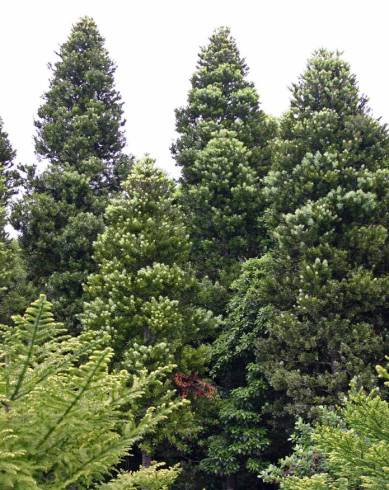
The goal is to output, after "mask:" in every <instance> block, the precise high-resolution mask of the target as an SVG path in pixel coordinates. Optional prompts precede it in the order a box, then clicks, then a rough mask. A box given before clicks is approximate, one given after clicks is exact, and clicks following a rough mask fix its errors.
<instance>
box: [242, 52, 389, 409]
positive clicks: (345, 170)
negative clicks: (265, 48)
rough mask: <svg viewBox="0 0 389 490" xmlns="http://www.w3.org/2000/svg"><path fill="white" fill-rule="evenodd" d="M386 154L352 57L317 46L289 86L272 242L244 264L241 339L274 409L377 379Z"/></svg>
mask: <svg viewBox="0 0 389 490" xmlns="http://www.w3.org/2000/svg"><path fill="white" fill-rule="evenodd" d="M387 152H388V136H387V132H386V128H385V127H383V126H382V125H381V124H380V123H379V121H376V120H375V119H374V118H373V117H372V116H371V115H370V114H369V110H368V107H367V101H366V99H365V98H364V97H361V96H360V94H359V91H358V85H357V81H356V78H355V76H354V75H352V74H351V72H350V67H349V65H348V64H347V63H346V62H344V61H343V60H342V59H341V57H340V55H339V54H338V53H332V52H328V51H326V50H320V51H318V52H316V53H315V54H314V55H313V57H312V58H311V59H310V60H309V63H308V66H307V70H306V71H305V73H304V74H303V76H302V77H301V78H300V79H299V81H298V83H297V84H295V85H294V86H293V88H292V101H291V108H290V110H289V112H288V113H287V114H286V115H285V117H284V118H283V120H282V122H281V135H280V139H279V141H278V142H277V145H276V152H275V156H274V167H273V169H272V171H271V172H270V174H269V176H268V177H267V178H266V192H267V196H268V198H269V203H270V207H269V213H268V217H269V226H270V227H272V228H273V230H274V231H273V238H274V249H273V250H272V251H271V252H270V253H268V254H266V255H265V256H263V257H262V258H260V259H256V260H253V261H251V263H249V265H247V267H248V268H249V269H250V270H251V273H250V275H251V278H252V280H251V281H249V282H248V283H247V284H246V286H244V284H243V283H241V286H242V289H241V291H240V296H241V298H242V311H245V313H244V318H243V321H242V322H241V323H240V332H239V333H238V335H237V336H236V338H241V339H245V338H247V337H246V336H247V335H251V333H252V332H256V337H257V338H256V340H255V347H254V349H255V352H253V353H252V355H253V354H254V355H255V356H256V362H257V363H258V366H259V367H260V369H261V371H262V372H263V373H264V375H265V376H266V378H267V379H268V382H269V383H270V385H271V386H272V388H273V390H275V394H274V396H275V398H276V399H277V400H278V401H277V403H275V404H273V408H272V410H273V413H274V414H276V415H280V414H285V413H287V414H293V415H309V416H312V415H314V413H315V407H316V406H318V405H334V404H336V403H337V402H338V401H339V397H340V394H341V393H344V392H345V391H347V387H348V383H349V381H350V379H351V378H352V377H353V376H355V375H358V376H359V379H360V381H361V382H363V383H364V385H365V386H366V387H369V386H370V385H371V384H372V383H374V376H373V373H372V369H371V365H372V363H373V364H374V363H375V362H377V361H379V360H381V359H382V356H383V353H384V352H385V350H386V351H387V347H388V346H387V345H386V343H385V342H386V339H387V322H388V305H387V290H388V286H389V274H388V272H389V271H388V264H389V261H388V258H389V246H388V245H389V243H388V222H387V216H388V203H389V201H388V197H389V179H388V166H387V163H386V161H387V160H386V159H387V154H388V153H387ZM253 271H254V272H253ZM245 291H246V292H249V294H247V295H246V294H245ZM237 352H239V349H237Z"/></svg>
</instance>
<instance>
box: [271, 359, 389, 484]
mask: <svg viewBox="0 0 389 490" xmlns="http://www.w3.org/2000/svg"><path fill="white" fill-rule="evenodd" d="M379 372H380V373H381V376H382V377H385V378H386V379H389V375H388V372H387V370H386V369H384V368H382V367H380V368H379ZM386 384H387V383H386ZM326 415H327V416H326V417H324V416H322V418H321V420H320V423H319V424H317V426H316V427H315V428H314V429H312V428H310V429H309V437H306V438H305V439H301V438H300V440H299V444H296V445H295V447H294V452H293V454H292V456H290V457H288V458H285V460H284V461H282V462H281V466H280V467H279V468H276V467H271V468H269V469H268V470H267V472H265V473H264V475H263V476H264V477H265V480H267V481H271V480H276V481H278V482H279V483H280V488H281V489H284V490H300V489H306V488H309V489H311V488H312V489H322V488H323V489H324V488H325V489H333V490H335V489H338V490H354V489H356V488H361V489H375V490H378V489H384V488H389V468H388V464H387V463H388V460H389V404H388V402H387V400H386V399H385V398H384V397H383V395H381V394H380V392H379V391H378V390H374V391H372V392H371V393H368V394H366V393H365V392H364V391H363V390H358V389H357V388H356V387H355V385H354V386H353V387H352V388H351V391H350V393H349V395H348V397H347V399H346V400H345V402H344V405H343V406H342V407H341V408H340V409H338V411H337V414H336V415H333V416H328V415H329V414H328V413H327V414H326ZM307 456H310V459H311V462H310V465H309V464H307V462H308V461H309V458H307ZM312 461H315V465H312ZM318 461H321V465H318V464H317V463H318ZM312 473H314V474H312ZM269 475H270V477H269Z"/></svg>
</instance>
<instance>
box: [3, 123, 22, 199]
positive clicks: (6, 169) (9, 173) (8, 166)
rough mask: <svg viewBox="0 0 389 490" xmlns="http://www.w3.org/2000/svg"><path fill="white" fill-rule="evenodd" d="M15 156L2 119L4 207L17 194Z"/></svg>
mask: <svg viewBox="0 0 389 490" xmlns="http://www.w3.org/2000/svg"><path fill="white" fill-rule="evenodd" d="M15 156H16V151H15V150H14V149H13V148H12V145H11V143H10V141H9V138H8V134H7V132H6V131H5V130H4V124H3V120H2V119H1V118H0V165H1V175H2V179H3V180H4V182H3V184H2V188H1V194H0V199H1V202H2V203H3V205H4V206H8V205H9V199H10V197H11V196H12V195H14V194H15V191H16V186H17V183H18V179H17V178H18V173H17V171H16V169H15V164H14V159H15Z"/></svg>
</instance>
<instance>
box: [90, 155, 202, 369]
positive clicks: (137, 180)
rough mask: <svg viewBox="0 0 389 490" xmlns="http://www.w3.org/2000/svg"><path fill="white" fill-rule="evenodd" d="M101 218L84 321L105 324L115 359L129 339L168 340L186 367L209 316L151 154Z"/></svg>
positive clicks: (180, 222)
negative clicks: (95, 267) (102, 223)
mask: <svg viewBox="0 0 389 490" xmlns="http://www.w3.org/2000/svg"><path fill="white" fill-rule="evenodd" d="M105 222H106V228H105V230H104V232H103V233H102V234H101V235H100V236H99V237H98V239H97V241H96V243H95V254H94V258H95V261H96V262H97V264H98V270H97V272H96V273H95V274H92V275H90V277H89V278H88V281H87V285H86V292H87V295H88V297H89V301H88V302H87V303H86V304H85V306H84V314H83V324H84V326H85V328H87V329H92V330H106V329H108V330H109V332H110V334H111V337H112V345H113V347H114V350H115V353H116V359H117V360H118V361H121V360H122V359H123V355H124V353H125V352H126V351H127V350H128V349H129V348H130V347H131V346H132V345H133V344H134V342H137V343H140V344H152V345H154V344H155V343H158V342H166V341H167V342H168V343H169V344H168V345H169V350H170V352H172V353H173V354H174V355H175V356H176V362H177V364H178V365H180V366H181V367H182V365H183V362H184V361H183V358H184V357H185V358H186V361H185V362H184V364H187V363H189V365H190V366H191V369H193V367H194V366H193V361H188V358H193V357H196V355H195V354H194V353H195V351H196V349H197V348H198V347H199V346H201V339H202V338H204V336H208V335H209V334H210V331H211V328H210V317H209V315H208V313H207V312H206V311H204V310H202V309H201V308H198V307H197V306H196V297H197V294H198V291H199V285H198V282H197V280H196V279H195V277H194V274H193V273H192V272H191V270H190V268H189V267H188V255H189V249H190V242H189V238H188V235H187V233H186V228H185V224H184V223H185V219H184V216H183V214H182V212H181V209H180V207H179V206H178V204H177V203H176V202H175V189H174V183H173V182H172V181H171V180H170V179H169V178H168V177H167V176H166V175H165V174H164V172H163V171H162V170H160V169H158V168H156V167H155V165H154V162H153V160H151V159H150V158H146V159H144V160H142V161H140V162H138V163H137V164H135V165H134V168H133V170H132V172H131V174H130V176H129V178H128V180H127V182H126V183H125V184H124V194H123V195H122V196H120V198H118V199H115V200H114V201H113V202H112V203H111V204H110V205H109V206H108V208H107V212H106V215H105ZM197 304H198V301H197ZM211 323H212V321H211ZM189 345H191V346H192V347H189ZM192 348H193V349H192ZM183 350H184V351H185V352H186V354H185V355H184V354H183ZM192 350H193V352H192ZM199 359H200V358H199ZM191 362H192V364H191ZM203 362H204V360H203V361H201V362H200V364H202V363H203ZM195 370H196V369H195Z"/></svg>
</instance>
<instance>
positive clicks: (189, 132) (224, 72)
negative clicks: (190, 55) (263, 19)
mask: <svg viewBox="0 0 389 490" xmlns="http://www.w3.org/2000/svg"><path fill="white" fill-rule="evenodd" d="M247 73H248V68H247V65H246V63H245V61H244V59H243V58H241V56H240V54H239V51H238V48H237V45H236V42H235V40H234V39H233V37H232V36H231V33H230V30H229V29H228V28H225V27H222V28H219V29H218V30H216V31H215V32H214V33H213V35H212V36H211V37H210V40H209V44H208V46H206V47H204V48H202V49H201V51H200V54H199V60H198V63H197V70H196V72H195V73H194V75H193V76H192V79H191V84H192V88H191V90H190V92H189V95H188V105H187V106H186V107H184V108H181V109H178V110H177V111H176V121H177V123H176V124H177V132H178V133H179V135H180V136H179V138H178V140H177V142H176V144H175V145H173V148H172V150H173V154H174V156H175V158H176V160H177V164H178V165H179V166H180V167H181V168H182V172H183V174H182V181H183V182H184V183H187V184H191V183H196V182H197V177H198V175H197V172H196V170H195V169H194V168H193V162H194V159H195V158H196V152H197V151H199V150H202V149H203V148H204V147H205V146H206V145H207V143H208V142H209V140H210V139H211V138H212V136H213V134H214V133H215V132H217V131H220V130H222V129H227V130H232V131H235V132H236V134H237V135H238V139H239V140H240V141H241V142H242V143H243V144H244V145H246V146H247V147H248V148H249V149H251V150H252V151H253V155H252V164H253V165H255V167H256V168H257V169H261V162H262V167H263V168H262V171H263V172H264V171H265V166H266V165H267V160H268V157H269V155H268V152H266V155H265V154H264V153H263V152H262V153H261V157H260V158H259V154H258V151H257V150H259V149H260V148H262V147H264V146H266V144H267V140H268V138H269V136H270V134H271V133H272V131H273V129H274V128H273V127H272V125H271V124H269V123H268V121H267V120H266V117H265V114H264V113H263V112H262V111H261V110H260V108H259V98H258V94H257V92H256V90H255V88H254V85H253V83H251V82H249V81H248V80H247V78H246V76H247Z"/></svg>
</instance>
